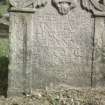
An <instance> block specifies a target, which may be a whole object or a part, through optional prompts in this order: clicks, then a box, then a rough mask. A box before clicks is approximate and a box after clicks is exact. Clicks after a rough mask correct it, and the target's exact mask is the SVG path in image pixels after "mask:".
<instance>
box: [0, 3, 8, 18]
mask: <svg viewBox="0 0 105 105" xmlns="http://www.w3.org/2000/svg"><path fill="white" fill-rule="evenodd" d="M8 7H9V5H8V1H6V2H4V3H3V4H0V17H2V15H3V14H5V13H7V9H8Z"/></svg>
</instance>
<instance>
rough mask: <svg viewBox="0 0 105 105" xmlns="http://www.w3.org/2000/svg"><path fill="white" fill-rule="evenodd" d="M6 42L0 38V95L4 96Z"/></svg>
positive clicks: (6, 67) (7, 61) (6, 74)
mask: <svg viewBox="0 0 105 105" xmlns="http://www.w3.org/2000/svg"><path fill="white" fill-rule="evenodd" d="M8 49H9V48H8V40H7V39H1V38H0V95H6V92H7V87H8V63H9V60H8Z"/></svg>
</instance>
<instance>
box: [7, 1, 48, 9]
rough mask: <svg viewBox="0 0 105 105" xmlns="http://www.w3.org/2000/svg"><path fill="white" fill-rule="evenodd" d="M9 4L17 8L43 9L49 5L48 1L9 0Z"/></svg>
mask: <svg viewBox="0 0 105 105" xmlns="http://www.w3.org/2000/svg"><path fill="white" fill-rule="evenodd" d="M9 2H10V4H11V6H13V7H16V8H26V7H32V8H34V7H43V6H45V5H46V4H47V1H46V0H9Z"/></svg>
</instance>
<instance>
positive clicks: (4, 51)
mask: <svg viewBox="0 0 105 105" xmlns="http://www.w3.org/2000/svg"><path fill="white" fill-rule="evenodd" d="M2 56H6V57H7V56H8V40H7V39H0V57H2Z"/></svg>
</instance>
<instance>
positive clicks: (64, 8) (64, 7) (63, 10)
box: [52, 0, 75, 15]
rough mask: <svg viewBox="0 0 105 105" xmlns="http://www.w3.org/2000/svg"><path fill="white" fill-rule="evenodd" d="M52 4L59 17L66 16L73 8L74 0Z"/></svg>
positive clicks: (53, 0)
mask: <svg viewBox="0 0 105 105" xmlns="http://www.w3.org/2000/svg"><path fill="white" fill-rule="evenodd" d="M52 4H53V6H54V7H55V8H56V9H57V10H58V12H59V13H60V14H61V15H66V14H68V13H69V11H70V10H71V9H73V8H75V1H74V0H52Z"/></svg>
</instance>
